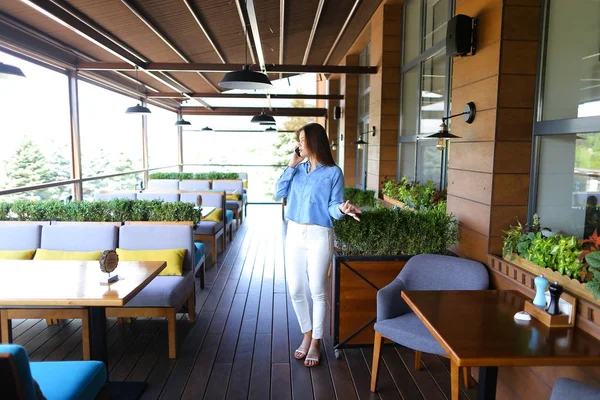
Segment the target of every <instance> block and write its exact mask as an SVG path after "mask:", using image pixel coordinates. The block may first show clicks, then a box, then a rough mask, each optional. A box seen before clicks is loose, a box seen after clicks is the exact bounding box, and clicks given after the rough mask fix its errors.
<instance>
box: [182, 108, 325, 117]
mask: <svg viewBox="0 0 600 400" xmlns="http://www.w3.org/2000/svg"><path fill="white" fill-rule="evenodd" d="M181 110H182V113H183V115H213V116H214V115H223V116H232V115H242V116H254V115H258V114H260V113H261V112H262V111H264V108H259V107H214V110H207V109H206V108H203V107H182V108H181ZM267 114H268V115H271V116H273V117H324V116H326V115H327V109H326V108H298V107H287V108H273V109H272V110H270V111H269V112H268V113H267Z"/></svg>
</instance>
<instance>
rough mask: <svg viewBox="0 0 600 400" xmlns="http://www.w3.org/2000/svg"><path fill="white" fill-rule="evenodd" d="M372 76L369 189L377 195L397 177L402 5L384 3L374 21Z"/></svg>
mask: <svg viewBox="0 0 600 400" xmlns="http://www.w3.org/2000/svg"><path fill="white" fill-rule="evenodd" d="M370 51H371V60H370V65H377V66H378V68H379V69H378V72H377V74H376V75H371V79H370V84H371V94H370V104H369V120H370V124H371V126H374V127H375V128H376V134H375V136H372V135H371V134H369V135H367V136H368V137H367V139H366V140H367V141H368V142H369V146H368V163H367V174H368V175H367V189H370V190H375V192H376V193H377V194H378V193H379V190H381V188H382V186H383V182H385V181H386V180H390V179H395V178H396V167H397V163H398V122H399V121H398V119H399V113H400V112H399V110H400V75H401V74H400V60H401V57H402V5H400V4H384V5H383V6H381V7H379V8H378V9H377V11H376V12H375V14H374V15H373V17H372V18H371V50H370Z"/></svg>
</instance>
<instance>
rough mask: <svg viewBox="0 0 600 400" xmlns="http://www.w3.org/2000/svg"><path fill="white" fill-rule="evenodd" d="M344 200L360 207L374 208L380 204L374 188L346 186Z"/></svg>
mask: <svg viewBox="0 0 600 400" xmlns="http://www.w3.org/2000/svg"><path fill="white" fill-rule="evenodd" d="M344 200H347V201H349V202H350V203H352V204H354V205H355V206H356V207H358V208H361V209H363V208H367V209H368V208H374V207H376V206H377V205H378V201H377V199H376V198H375V191H374V190H362V189H357V188H353V187H345V188H344Z"/></svg>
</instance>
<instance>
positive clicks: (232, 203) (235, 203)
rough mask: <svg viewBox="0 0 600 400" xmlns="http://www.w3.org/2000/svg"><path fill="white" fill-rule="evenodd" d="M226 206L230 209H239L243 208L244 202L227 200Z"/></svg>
mask: <svg viewBox="0 0 600 400" xmlns="http://www.w3.org/2000/svg"><path fill="white" fill-rule="evenodd" d="M225 208H226V209H228V210H239V209H240V208H242V202H241V201H239V200H227V201H225Z"/></svg>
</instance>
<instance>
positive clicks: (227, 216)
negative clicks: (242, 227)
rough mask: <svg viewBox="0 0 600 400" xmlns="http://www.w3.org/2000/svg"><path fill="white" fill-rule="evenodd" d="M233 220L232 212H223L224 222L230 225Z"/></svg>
mask: <svg viewBox="0 0 600 400" xmlns="http://www.w3.org/2000/svg"><path fill="white" fill-rule="evenodd" d="M232 220H233V211H231V210H225V222H227V223H230V222H231V221H232Z"/></svg>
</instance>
